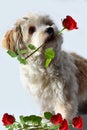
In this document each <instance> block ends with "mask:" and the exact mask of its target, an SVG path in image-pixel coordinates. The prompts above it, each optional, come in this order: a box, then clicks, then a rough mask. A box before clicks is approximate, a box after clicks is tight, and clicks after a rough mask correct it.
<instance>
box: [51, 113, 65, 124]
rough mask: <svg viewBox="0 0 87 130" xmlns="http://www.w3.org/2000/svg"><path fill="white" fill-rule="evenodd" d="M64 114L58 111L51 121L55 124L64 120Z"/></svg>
mask: <svg viewBox="0 0 87 130" xmlns="http://www.w3.org/2000/svg"><path fill="white" fill-rule="evenodd" d="M62 120H63V119H62V115H61V114H60V113H58V114H57V115H53V116H52V117H51V119H50V121H51V122H52V123H53V124H54V125H57V124H58V123H61V122H62Z"/></svg>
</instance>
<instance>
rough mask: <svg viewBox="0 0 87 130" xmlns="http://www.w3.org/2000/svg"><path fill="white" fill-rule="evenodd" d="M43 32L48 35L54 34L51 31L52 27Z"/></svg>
mask: <svg viewBox="0 0 87 130" xmlns="http://www.w3.org/2000/svg"><path fill="white" fill-rule="evenodd" d="M45 32H46V33H48V34H49V35H53V34H54V30H53V28H52V27H49V28H47V29H46V31H45Z"/></svg>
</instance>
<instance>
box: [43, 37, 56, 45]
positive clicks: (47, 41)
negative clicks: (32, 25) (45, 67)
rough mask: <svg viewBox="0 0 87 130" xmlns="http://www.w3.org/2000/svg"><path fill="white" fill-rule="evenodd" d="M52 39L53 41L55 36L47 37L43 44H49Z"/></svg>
mask: <svg viewBox="0 0 87 130" xmlns="http://www.w3.org/2000/svg"><path fill="white" fill-rule="evenodd" d="M54 39H55V36H54V35H51V36H48V37H47V38H46V39H45V42H44V43H49V42H51V41H53V40H54Z"/></svg>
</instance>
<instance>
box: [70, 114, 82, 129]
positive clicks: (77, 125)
mask: <svg viewBox="0 0 87 130" xmlns="http://www.w3.org/2000/svg"><path fill="white" fill-rule="evenodd" d="M72 124H73V126H74V127H75V128H80V129H81V128H82V126H83V122H82V117H80V116H79V117H75V118H73V120H72Z"/></svg>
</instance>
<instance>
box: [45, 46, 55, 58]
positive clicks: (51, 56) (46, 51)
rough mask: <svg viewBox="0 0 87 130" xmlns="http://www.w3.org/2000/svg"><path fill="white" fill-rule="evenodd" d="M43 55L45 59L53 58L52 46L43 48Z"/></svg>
mask: <svg viewBox="0 0 87 130" xmlns="http://www.w3.org/2000/svg"><path fill="white" fill-rule="evenodd" d="M45 57H46V59H53V58H54V57H55V52H54V50H53V48H48V49H46V50H45Z"/></svg>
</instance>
